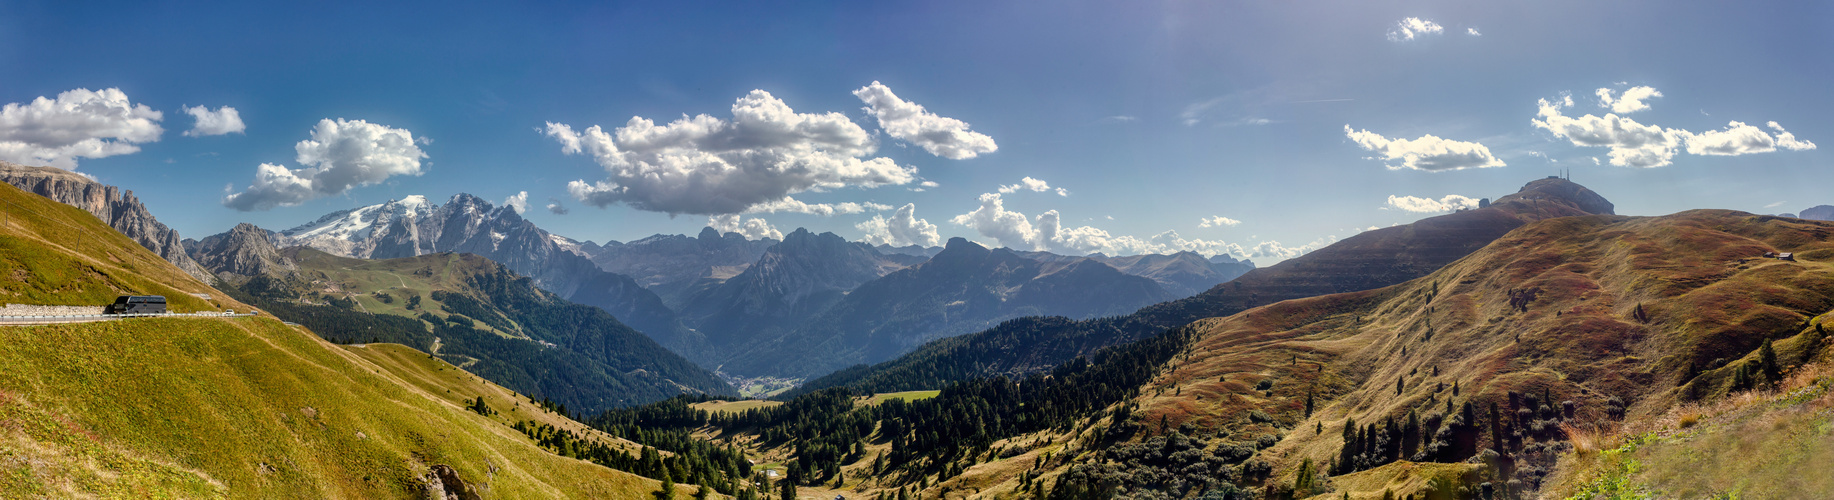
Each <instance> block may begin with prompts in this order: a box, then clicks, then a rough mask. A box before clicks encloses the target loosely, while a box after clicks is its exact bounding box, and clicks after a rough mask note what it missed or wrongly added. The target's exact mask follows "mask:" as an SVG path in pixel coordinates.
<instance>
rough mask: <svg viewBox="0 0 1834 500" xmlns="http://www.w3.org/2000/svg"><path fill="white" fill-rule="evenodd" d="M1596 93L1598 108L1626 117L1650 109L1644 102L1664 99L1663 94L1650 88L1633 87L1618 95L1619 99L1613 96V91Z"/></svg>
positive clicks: (1599, 90) (1606, 90)
mask: <svg viewBox="0 0 1834 500" xmlns="http://www.w3.org/2000/svg"><path fill="white" fill-rule="evenodd" d="M1594 93H1595V94H1598V107H1601V108H1605V109H1609V110H1611V112H1613V113H1617V114H1626V115H1627V114H1630V113H1635V112H1638V111H1642V110H1645V109H1649V104H1648V103H1645V102H1643V101H1646V100H1649V99H1650V98H1654V97H1662V92H1658V91H1657V90H1656V89H1654V88H1650V87H1631V88H1629V89H1626V90H1624V93H1622V94H1618V96H1617V97H1612V96H1611V89H1598V91H1596V92H1594Z"/></svg>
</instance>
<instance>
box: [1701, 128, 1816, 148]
mask: <svg viewBox="0 0 1834 500" xmlns="http://www.w3.org/2000/svg"><path fill="white" fill-rule="evenodd" d="M1766 125H1768V126H1770V128H1772V129H1775V130H1776V131H1777V134H1776V135H1775V136H1772V135H1771V134H1769V133H1767V132H1765V131H1764V130H1763V129H1760V128H1757V127H1754V126H1751V125H1746V124H1744V123H1742V122H1736V121H1735V122H1732V123H1729V124H1727V125H1726V129H1725V130H1709V131H1706V132H1701V133H1698V134H1696V133H1692V132H1688V133H1686V136H1687V143H1688V148H1687V149H1688V154H1696V155H1710V156H1738V155H1744V154H1753V153H1769V152H1771V151H1776V150H1777V148H1783V149H1788V150H1792V151H1802V150H1808V149H1815V143H1813V142H1808V141H1801V140H1797V139H1796V135H1795V134H1791V133H1789V131H1787V130H1783V126H1782V125H1778V124H1777V122H1770V123H1768V124H1766Z"/></svg>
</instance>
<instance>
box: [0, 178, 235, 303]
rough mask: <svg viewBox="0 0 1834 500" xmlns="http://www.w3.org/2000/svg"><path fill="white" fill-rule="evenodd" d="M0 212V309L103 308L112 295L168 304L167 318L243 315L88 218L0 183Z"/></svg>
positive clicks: (226, 299)
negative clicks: (155, 299) (161, 298)
mask: <svg viewBox="0 0 1834 500" xmlns="http://www.w3.org/2000/svg"><path fill="white" fill-rule="evenodd" d="M0 212H4V213H5V217H4V218H3V220H4V223H0V302H4V303H11V304H34V305H93V306H101V305H106V304H109V303H111V302H114V301H115V297H116V296H118V295H124V294H147V295H164V296H166V300H167V303H168V304H169V307H170V308H171V310H172V311H173V312H196V311H219V310H222V309H224V308H230V309H247V308H248V306H247V305H245V304H242V303H240V302H236V301H235V300H234V299H231V298H229V297H227V296H225V295H223V294H222V293H219V292H217V291H216V290H213V289H211V288H210V287H209V286H207V285H205V284H203V283H200V282H198V281H197V279H196V278H193V277H191V276H190V275H188V274H185V273H184V271H180V270H179V269H178V268H177V267H173V266H172V265H171V264H170V263H168V262H166V261H165V259H161V258H159V256H157V255H153V253H152V252H148V251H146V249H145V248H142V247H141V246H140V244H138V243H134V240H132V239H129V238H128V237H127V236H125V235H122V234H121V233H119V232H116V231H115V230H114V228H110V227H108V226H107V225H105V224H103V223H102V221H101V220H99V219H96V218H95V216H94V215H90V214H89V212H85V211H83V210H81V209H78V208H76V207H72V206H69V205H65V204H62V203H58V202H55V201H51V200H50V199H47V198H45V197H42V196H38V195H36V194H32V193H27V192H25V191H20V190H19V188H16V187H13V186H12V185H11V184H5V183H0ZM193 293H198V294H209V295H210V296H211V299H210V300H204V299H201V298H197V297H194V296H191V295H190V294H193Z"/></svg>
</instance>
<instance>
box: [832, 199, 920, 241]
mask: <svg viewBox="0 0 1834 500" xmlns="http://www.w3.org/2000/svg"><path fill="white" fill-rule="evenodd" d="M916 212H917V205H916V204H914V203H906V204H904V206H902V207H898V211H896V212H892V216H891V217H890V218H887V217H883V216H879V215H874V216H872V220H868V221H866V222H861V223H859V224H854V226H853V227H854V228H855V229H859V230H860V232H862V233H865V234H866V236H865V238H863V240H864V241H865V242H866V243H867V244H871V245H891V246H897V247H901V246H906V245H919V246H925V247H933V246H937V245H940V244H942V237H941V236H940V235H938V234H937V233H936V225H935V224H931V223H930V221H927V220H923V219H919V218H917V216H916Z"/></svg>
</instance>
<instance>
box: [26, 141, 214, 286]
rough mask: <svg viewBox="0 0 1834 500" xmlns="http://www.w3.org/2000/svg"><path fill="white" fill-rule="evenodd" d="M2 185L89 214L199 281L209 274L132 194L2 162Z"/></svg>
mask: <svg viewBox="0 0 1834 500" xmlns="http://www.w3.org/2000/svg"><path fill="white" fill-rule="evenodd" d="M0 182H5V183H7V184H12V185H13V187H17V188H19V189H21V190H23V191H26V192H28V193H35V194H38V195H39V196H43V197H46V198H50V199H51V200H53V201H57V202H59V203H63V204H66V205H70V206H74V207H77V208H80V209H83V210H86V211H88V212H89V213H90V215H94V216H96V218H97V219H101V220H102V223H103V224H105V225H107V226H109V227H112V228H114V229H115V230H116V231H119V232H121V234H124V235H127V237H128V238H129V239H132V240H134V242H136V243H139V244H140V246H142V247H145V248H146V249H147V250H151V251H152V252H153V253H154V254H157V255H159V257H160V258H163V259H166V261H167V262H171V263H172V265H175V266H178V268H179V269H180V270H183V271H185V273H187V274H190V275H191V276H192V277H194V278H197V279H199V280H209V279H210V278H209V276H210V274H209V273H207V272H205V271H204V268H203V267H201V266H199V265H198V264H197V263H196V262H192V261H191V259H190V257H189V256H187V255H186V254H185V249H184V247H183V245H182V244H181V243H180V241H181V240H180V239H179V236H178V231H173V230H172V228H169V227H166V225H165V224H162V223H160V222H159V219H157V218H154V217H153V214H152V213H150V212H148V211H147V209H146V206H145V205H141V204H140V200H139V199H138V198H135V197H134V192H133V191H122V190H121V189H119V188H116V187H114V186H109V185H104V184H102V183H100V182H96V181H95V180H93V179H90V178H88V177H84V176H82V175H78V174H76V173H73V172H70V171H68V170H64V169H61V168H54V167H28V166H24V165H19V164H15V163H8V162H4V161H0Z"/></svg>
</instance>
